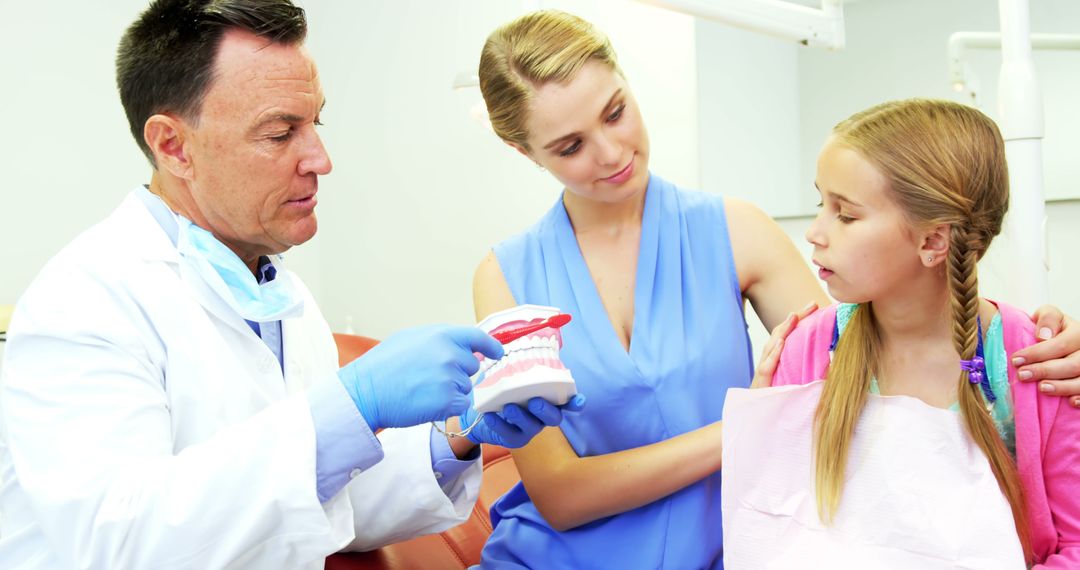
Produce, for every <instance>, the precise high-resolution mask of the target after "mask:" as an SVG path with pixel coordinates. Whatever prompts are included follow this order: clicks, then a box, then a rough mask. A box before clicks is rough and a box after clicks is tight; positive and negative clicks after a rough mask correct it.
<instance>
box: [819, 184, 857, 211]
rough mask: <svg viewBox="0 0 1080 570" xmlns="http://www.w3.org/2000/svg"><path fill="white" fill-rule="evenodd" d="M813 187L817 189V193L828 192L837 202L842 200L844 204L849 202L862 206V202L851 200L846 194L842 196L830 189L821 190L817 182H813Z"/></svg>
mask: <svg viewBox="0 0 1080 570" xmlns="http://www.w3.org/2000/svg"><path fill="white" fill-rule="evenodd" d="M814 188H817V191H818V193H819V194H828V195H829V196H831V197H832V198H833V199H835V200H837V201H839V202H844V203H845V204H850V205H852V206H862V204H860V203H858V202H856V201H855V200H852V199H851V198H848V197H847V196H844V195H843V194H840V193H837V192H833V191H832V190H829V191H825V192H823V191H822V190H821V187H820V186H818V183H817V182H814Z"/></svg>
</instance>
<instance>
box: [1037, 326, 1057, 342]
mask: <svg viewBox="0 0 1080 570" xmlns="http://www.w3.org/2000/svg"><path fill="white" fill-rule="evenodd" d="M1038 336H1039V340H1050V337H1052V336H1054V333H1052V332H1050V329H1049V328H1048V327H1043V328H1041V329H1039V335H1038Z"/></svg>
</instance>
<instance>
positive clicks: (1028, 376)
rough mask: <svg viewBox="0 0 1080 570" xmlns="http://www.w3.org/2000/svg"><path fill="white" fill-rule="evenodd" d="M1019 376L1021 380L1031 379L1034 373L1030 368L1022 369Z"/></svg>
mask: <svg viewBox="0 0 1080 570" xmlns="http://www.w3.org/2000/svg"><path fill="white" fill-rule="evenodd" d="M1017 376H1019V377H1020V379H1021V380H1031V376H1032V374H1031V371H1030V370H1021V371H1020V372H1019V373H1017Z"/></svg>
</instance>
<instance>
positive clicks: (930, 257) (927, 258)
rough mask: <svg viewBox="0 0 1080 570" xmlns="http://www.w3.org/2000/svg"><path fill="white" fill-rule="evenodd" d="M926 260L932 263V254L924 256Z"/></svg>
mask: <svg viewBox="0 0 1080 570" xmlns="http://www.w3.org/2000/svg"><path fill="white" fill-rule="evenodd" d="M926 262H927V263H933V262H934V256H932V255H928V256H926Z"/></svg>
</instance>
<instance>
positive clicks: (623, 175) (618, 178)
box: [600, 158, 634, 184]
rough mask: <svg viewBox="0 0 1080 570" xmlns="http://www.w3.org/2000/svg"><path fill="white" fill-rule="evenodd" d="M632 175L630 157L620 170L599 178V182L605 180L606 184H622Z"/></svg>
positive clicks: (632, 169) (632, 161)
mask: <svg viewBox="0 0 1080 570" xmlns="http://www.w3.org/2000/svg"><path fill="white" fill-rule="evenodd" d="M633 175H634V159H633V158H630V162H629V163H628V164H627V165H626V166H625V167H623V169H622V170H620V171H618V172H616V173H615V174H612V175H611V176H608V177H607V178H601V179H600V181H601V182H607V183H608V184H622V183H623V182H626V181H627V180H629V179H630V177H631V176H633Z"/></svg>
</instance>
